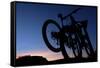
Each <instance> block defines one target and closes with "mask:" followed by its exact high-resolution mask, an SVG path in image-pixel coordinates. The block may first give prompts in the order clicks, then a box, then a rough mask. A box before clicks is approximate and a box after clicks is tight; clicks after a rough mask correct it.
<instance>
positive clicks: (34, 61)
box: [16, 56, 48, 66]
mask: <svg viewBox="0 0 100 68" xmlns="http://www.w3.org/2000/svg"><path fill="white" fill-rule="evenodd" d="M47 62H48V61H47V59H46V58H44V57H42V56H23V57H20V58H18V59H17V60H16V65H17V66H26V65H41V64H47Z"/></svg>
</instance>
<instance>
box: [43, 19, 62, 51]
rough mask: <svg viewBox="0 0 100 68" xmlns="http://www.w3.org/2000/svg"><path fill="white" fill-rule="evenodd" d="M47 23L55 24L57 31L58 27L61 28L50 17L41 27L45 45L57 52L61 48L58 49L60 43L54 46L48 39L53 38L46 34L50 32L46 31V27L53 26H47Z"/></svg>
mask: <svg viewBox="0 0 100 68" xmlns="http://www.w3.org/2000/svg"><path fill="white" fill-rule="evenodd" d="M49 25H53V26H55V27H56V28H57V29H58V30H59V31H60V29H61V28H60V26H59V24H57V22H56V21H54V20H51V19H49V20H47V21H46V22H44V24H43V27H42V35H43V39H44V41H45V43H46V45H47V47H48V48H49V49H50V50H52V51H54V52H59V51H60V50H61V49H60V45H59V47H55V44H52V43H51V42H50V41H51V40H53V39H49V37H50V35H48V34H50V33H49V32H47V29H52V28H53V26H51V27H49ZM53 30H55V28H54V29H53ZM53 41H54V40H53Z"/></svg>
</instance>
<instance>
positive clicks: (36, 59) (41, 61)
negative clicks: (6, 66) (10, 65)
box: [16, 56, 97, 66]
mask: <svg viewBox="0 0 100 68" xmlns="http://www.w3.org/2000/svg"><path fill="white" fill-rule="evenodd" d="M95 61H97V57H96V56H93V57H88V58H79V57H77V58H68V59H59V60H54V61H48V60H47V59H46V58H44V57H42V56H23V57H20V58H18V59H16V66H29V65H48V64H64V63H80V62H95Z"/></svg>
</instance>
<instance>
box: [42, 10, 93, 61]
mask: <svg viewBox="0 0 100 68" xmlns="http://www.w3.org/2000/svg"><path fill="white" fill-rule="evenodd" d="M80 9H81V8H78V9H75V10H74V11H72V12H71V13H70V14H68V15H67V16H62V14H58V18H60V20H61V24H58V23H57V22H56V21H54V20H52V19H48V20H46V21H45V22H44V24H43V27H42V35H43V39H44V41H45V43H46V45H47V47H48V48H49V49H50V50H52V51H54V52H62V55H63V56H64V59H67V58H70V57H69V55H68V53H67V51H66V48H65V46H67V47H68V48H70V49H72V51H73V54H74V56H75V58H76V57H79V58H81V57H82V50H83V49H84V50H85V51H86V53H87V55H88V56H91V55H93V54H94V50H93V47H92V44H91V42H90V39H89V36H88V32H87V30H86V29H87V24H88V21H87V20H84V21H76V20H75V18H74V17H73V15H72V14H75V13H76V12H77V11H79V10H80ZM68 18H69V19H70V20H71V23H70V25H64V23H63V21H64V20H66V19H68ZM49 25H53V26H55V27H56V29H52V28H53V26H51V28H48V27H49ZM47 29H52V30H51V32H48V31H47ZM57 29H58V31H54V30H57ZM49 33H50V34H49ZM48 34H49V35H48ZM49 37H51V39H49ZM50 40H53V41H55V40H56V45H57V46H59V47H55V45H54V44H51V43H52V42H50Z"/></svg>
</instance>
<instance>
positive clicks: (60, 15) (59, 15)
mask: <svg viewBox="0 0 100 68" xmlns="http://www.w3.org/2000/svg"><path fill="white" fill-rule="evenodd" d="M80 9H81V8H77V9H75V10H74V11H72V12H71V13H70V14H68V15H67V16H65V17H63V16H62V14H61V13H60V14H58V17H60V18H61V19H63V20H64V19H66V18H67V17H69V16H71V15H72V14H74V13H76V12H77V11H78V10H80Z"/></svg>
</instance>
